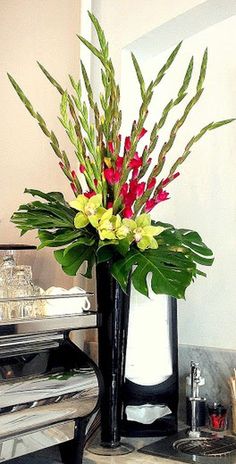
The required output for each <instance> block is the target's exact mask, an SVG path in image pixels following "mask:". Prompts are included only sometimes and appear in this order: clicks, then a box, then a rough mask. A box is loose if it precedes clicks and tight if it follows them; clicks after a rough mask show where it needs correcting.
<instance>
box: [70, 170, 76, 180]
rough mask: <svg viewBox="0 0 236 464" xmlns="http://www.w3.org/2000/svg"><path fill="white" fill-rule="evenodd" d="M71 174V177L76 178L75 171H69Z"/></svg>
mask: <svg viewBox="0 0 236 464" xmlns="http://www.w3.org/2000/svg"><path fill="white" fill-rule="evenodd" d="M71 175H72V177H73V179H76V177H77V176H76V172H75V171H71Z"/></svg>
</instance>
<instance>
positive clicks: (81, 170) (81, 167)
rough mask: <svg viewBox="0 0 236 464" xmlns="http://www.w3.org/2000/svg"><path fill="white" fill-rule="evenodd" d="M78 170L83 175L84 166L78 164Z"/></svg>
mask: <svg viewBox="0 0 236 464" xmlns="http://www.w3.org/2000/svg"><path fill="white" fill-rule="evenodd" d="M79 170H80V172H81V173H82V174H83V173H84V171H85V166H84V165H83V164H80V167H79Z"/></svg>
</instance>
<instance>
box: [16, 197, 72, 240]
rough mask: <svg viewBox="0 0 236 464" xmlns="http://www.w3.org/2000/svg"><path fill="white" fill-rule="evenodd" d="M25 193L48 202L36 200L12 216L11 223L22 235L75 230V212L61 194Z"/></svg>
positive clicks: (23, 206) (20, 208)
mask: <svg viewBox="0 0 236 464" xmlns="http://www.w3.org/2000/svg"><path fill="white" fill-rule="evenodd" d="M25 193H30V194H31V195H33V196H38V197H40V198H42V199H44V200H46V201H45V202H42V201H39V200H36V201H32V202H31V203H27V204H25V205H21V206H20V207H19V209H18V211H16V212H15V213H14V214H13V215H12V217H11V221H12V222H13V223H14V224H16V226H17V227H18V228H19V229H21V235H23V234H24V233H26V232H27V231H28V230H33V229H39V230H49V229H53V230H55V229H64V230H65V229H74V217H75V211H74V210H73V209H72V208H71V207H70V206H69V205H68V203H66V201H65V200H64V197H63V195H62V194H61V193H60V192H50V193H43V192H40V191H39V190H32V189H26V190H25Z"/></svg>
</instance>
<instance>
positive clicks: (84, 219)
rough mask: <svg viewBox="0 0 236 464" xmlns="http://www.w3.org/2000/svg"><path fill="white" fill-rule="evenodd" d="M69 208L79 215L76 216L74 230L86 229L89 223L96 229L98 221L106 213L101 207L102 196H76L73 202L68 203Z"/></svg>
mask: <svg viewBox="0 0 236 464" xmlns="http://www.w3.org/2000/svg"><path fill="white" fill-rule="evenodd" d="M69 204H70V206H71V207H72V208H74V209H76V210H77V211H79V213H77V214H76V216H75V219H74V224H75V227H76V229H81V228H83V227H86V226H87V225H88V224H89V223H90V224H92V226H93V227H97V225H98V221H99V219H100V218H101V217H102V215H103V214H104V213H105V212H106V209H105V208H103V207H102V195H101V194H97V195H94V196H92V197H91V198H86V197H85V196H84V195H78V196H77V198H76V199H75V200H72V201H70V203H69Z"/></svg>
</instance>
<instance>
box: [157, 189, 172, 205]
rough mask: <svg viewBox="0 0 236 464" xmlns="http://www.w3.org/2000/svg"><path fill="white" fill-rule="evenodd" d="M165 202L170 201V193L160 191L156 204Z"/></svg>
mask: <svg viewBox="0 0 236 464" xmlns="http://www.w3.org/2000/svg"><path fill="white" fill-rule="evenodd" d="M165 200H169V193H168V192H167V191H166V190H160V192H159V193H158V195H157V197H156V204H157V203H160V202H161V201H165Z"/></svg>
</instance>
